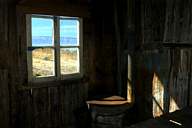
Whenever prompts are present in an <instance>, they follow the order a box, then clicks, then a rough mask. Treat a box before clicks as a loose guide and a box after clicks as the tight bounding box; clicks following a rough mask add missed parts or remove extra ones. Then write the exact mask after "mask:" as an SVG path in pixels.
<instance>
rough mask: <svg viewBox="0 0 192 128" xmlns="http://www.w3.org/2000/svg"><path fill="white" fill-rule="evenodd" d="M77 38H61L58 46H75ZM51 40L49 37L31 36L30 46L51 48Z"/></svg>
mask: <svg viewBox="0 0 192 128" xmlns="http://www.w3.org/2000/svg"><path fill="white" fill-rule="evenodd" d="M77 41H78V40H77V38H75V37H61V38H60V45H61V46H69V45H77V44H78V42H77ZM52 42H53V39H52V37H51V36H33V37H32V46H53V43H52Z"/></svg>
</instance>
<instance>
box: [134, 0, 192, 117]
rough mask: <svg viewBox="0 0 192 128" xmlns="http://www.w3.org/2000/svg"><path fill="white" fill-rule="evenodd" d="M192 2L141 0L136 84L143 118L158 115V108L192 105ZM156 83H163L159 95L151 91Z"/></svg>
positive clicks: (138, 102)
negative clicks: (191, 103) (191, 45)
mask: <svg viewBox="0 0 192 128" xmlns="http://www.w3.org/2000/svg"><path fill="white" fill-rule="evenodd" d="M191 4H192V3H191V1H190V0H185V1H182V0H159V1H154V0H141V11H140V12H141V13H140V14H141V24H140V26H141V33H137V34H138V37H139V38H140V37H141V41H140V42H137V43H138V44H139V46H140V48H139V49H136V50H137V51H138V52H137V55H136V56H137V63H136V65H137V71H136V74H137V75H136V84H135V86H136V90H137V91H136V94H137V97H136V101H137V102H136V103H137V104H138V106H141V107H138V112H139V113H142V116H143V117H142V116H141V118H148V117H151V116H153V115H158V112H159V110H161V112H162V114H163V113H168V112H172V111H175V110H177V109H182V108H184V107H187V106H188V105H190V102H191V99H192V97H191V93H190V90H191V65H192V63H191V57H192V54H191V47H190V44H191V32H192V29H191V18H192V17H191ZM137 25H138V24H137ZM139 50H140V51H139ZM154 74H155V75H156V76H157V78H158V80H157V81H156V83H153V81H154ZM158 82H159V83H158ZM155 86H162V88H159V92H157V94H156V98H157V99H154V96H153V95H152V94H153V93H152V92H153V87H155ZM162 94H163V96H161V95H162ZM154 100H157V102H154ZM162 102H163V103H162ZM162 104H163V105H162ZM154 109H155V110H158V111H155V110H154ZM155 113H156V114H155Z"/></svg>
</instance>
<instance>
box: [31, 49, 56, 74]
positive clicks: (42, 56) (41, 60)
mask: <svg viewBox="0 0 192 128" xmlns="http://www.w3.org/2000/svg"><path fill="white" fill-rule="evenodd" d="M54 65H55V64H54V50H53V49H52V48H43V49H42V48H41V49H35V50H33V51H32V71H33V76H35V77H46V76H53V75H54V70H55V69H54Z"/></svg>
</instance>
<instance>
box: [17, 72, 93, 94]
mask: <svg viewBox="0 0 192 128" xmlns="http://www.w3.org/2000/svg"><path fill="white" fill-rule="evenodd" d="M88 80H89V79H88V78H87V77H85V76H83V77H76V78H70V79H64V80H52V81H41V82H33V81H31V82H29V83H28V84H27V85H21V86H19V87H18V90H20V91H25V90H31V89H39V88H48V87H58V86H65V85H69V84H79V83H87V82H88Z"/></svg>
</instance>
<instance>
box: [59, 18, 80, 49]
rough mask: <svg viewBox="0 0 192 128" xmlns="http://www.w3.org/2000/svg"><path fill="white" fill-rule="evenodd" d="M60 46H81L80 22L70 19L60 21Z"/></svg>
mask: <svg viewBox="0 0 192 128" xmlns="http://www.w3.org/2000/svg"><path fill="white" fill-rule="evenodd" d="M60 45H61V46H77V45H79V21H78V20H70V19H61V20H60Z"/></svg>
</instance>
